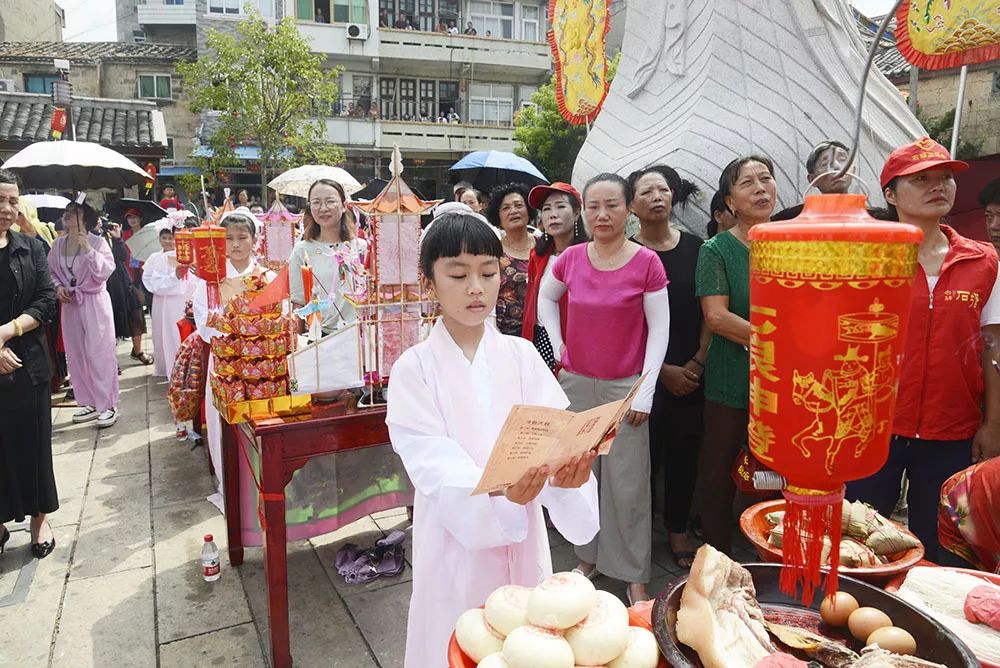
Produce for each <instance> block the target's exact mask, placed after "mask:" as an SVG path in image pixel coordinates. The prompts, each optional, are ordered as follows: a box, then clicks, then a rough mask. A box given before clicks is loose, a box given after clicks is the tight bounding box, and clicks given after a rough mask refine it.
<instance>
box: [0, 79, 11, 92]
mask: <svg viewBox="0 0 1000 668" xmlns="http://www.w3.org/2000/svg"><path fill="white" fill-rule="evenodd" d="M0 91H3V92H4V93H13V92H14V80H13V79H0Z"/></svg>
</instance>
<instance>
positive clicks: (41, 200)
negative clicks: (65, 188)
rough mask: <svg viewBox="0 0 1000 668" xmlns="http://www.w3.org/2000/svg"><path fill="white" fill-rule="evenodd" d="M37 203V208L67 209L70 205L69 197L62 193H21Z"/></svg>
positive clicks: (33, 202)
mask: <svg viewBox="0 0 1000 668" xmlns="http://www.w3.org/2000/svg"><path fill="white" fill-rule="evenodd" d="M21 197H22V198H23V199H26V200H28V201H29V202H31V203H32V204H34V205H35V208H36V209H65V208H66V207H67V206H69V199H68V198H66V197H63V196H62V195H21Z"/></svg>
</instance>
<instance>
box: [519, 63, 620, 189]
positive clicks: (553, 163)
mask: <svg viewBox="0 0 1000 668" xmlns="http://www.w3.org/2000/svg"><path fill="white" fill-rule="evenodd" d="M620 58H621V53H618V54H617V55H616V56H615V57H614V58H613V59H612V60H610V61H608V79H609V80H612V79H614V78H615V72H617V71H618V61H619V60H620ZM531 102H532V103H533V106H530V107H525V108H524V109H522V110H521V111H520V112H519V113H518V115H517V119H516V120H515V121H514V140H515V141H516V142H517V146H516V147H515V148H514V153H516V154H517V155H519V156H521V157H522V158H526V159H528V160H530V161H531V163H532V164H533V165H535V167H538V169H539V170H541V172H542V174H544V175H545V177H546V178H547V179H549V181H565V182H566V183H569V182H570V180H572V177H573V164H574V163H575V162H576V155H577V153H579V152H580V148H581V147H582V146H583V142H584V141H586V139H587V128H586V126H584V125H572V124H570V123H569V122H568V121H567V120H566V119H565V118H563V117H562V114H560V113H559V104H558V103H557V102H556V75H555V74H554V73H553V75H552V79H551V80H550V81H549V83H547V84H545V85H544V86H542V87H540V88H539V89H538V90H537V91H535V94H534V95H532V96H531Z"/></svg>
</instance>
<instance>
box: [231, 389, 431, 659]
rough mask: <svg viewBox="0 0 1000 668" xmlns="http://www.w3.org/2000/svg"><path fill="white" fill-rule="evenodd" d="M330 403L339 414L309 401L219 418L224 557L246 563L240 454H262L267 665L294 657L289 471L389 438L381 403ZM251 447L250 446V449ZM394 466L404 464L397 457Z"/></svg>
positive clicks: (382, 501) (404, 499)
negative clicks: (300, 408)
mask: <svg viewBox="0 0 1000 668" xmlns="http://www.w3.org/2000/svg"><path fill="white" fill-rule="evenodd" d="M331 410H332V411H334V412H336V413H339V414H332V415H328V416H317V415H316V413H317V410H316V407H315V406H314V410H313V415H301V416H294V417H285V418H269V419H263V420H250V421H247V422H242V423H239V424H228V423H226V422H225V421H223V423H222V429H223V431H222V433H223V438H222V450H223V483H224V492H225V500H226V525H227V536H228V546H229V562H230V564H232V565H233V566H239V565H240V564H242V563H243V529H244V527H243V526H242V518H241V512H240V510H241V506H240V498H241V491H240V485H241V482H240V459H241V458H244V457H247V458H248V459H247V461H248V462H249V456H250V455H251V454H255V455H256V456H257V457H258V458H259V467H258V468H259V479H257V480H255V482H256V484H257V486H258V488H259V492H260V503H259V517H260V524H261V529H262V531H263V534H264V541H263V545H264V573H265V577H266V580H267V607H268V618H269V620H270V645H271V656H272V665H273V666H274V667H275V668H287V667H288V666H291V665H292V655H291V648H290V644H289V642H290V639H289V627H288V563H287V551H286V541H287V526H286V519H285V515H286V504H285V486H286V485H288V483H289V481H291V479H292V475H293V474H294V473H295V472H296V471H297V470H299V469H301V468H302V467H303V466H305V464H306V463H307V462H308V461H309V460H310V459H312V458H314V457H319V456H322V455H329V454H333V453H344V452H348V451H352V450H359V449H365V448H373V447H375V446H385V445H386V444H388V443H389V433H388V429H387V427H386V425H385V408H384V407H380V408H370V409H358V410H355V411H353V412H347V410H346V409H345V408H344V407H343V406H341V405H335V406H332V407H331ZM251 449H252V450H253V451H255V452H253V453H251V452H250V450H251ZM373 454H374V452H373ZM399 470H400V472H402V464H401V463H400V464H399ZM403 475H404V476H405V474H403ZM407 490H409V487H408V486H407ZM374 504H375V505H374V506H372V505H368V506H366V508H365V510H366V514H367V513H368V512H377V511H379V510H388V509H390V508H394V507H399V506H401V505H410V504H412V492H409V491H407V492H406V493H400V494H387V495H385V496H383V497H379V498H378V499H376V500H375V501H374ZM348 521H353V520H348ZM345 523H346V522H345Z"/></svg>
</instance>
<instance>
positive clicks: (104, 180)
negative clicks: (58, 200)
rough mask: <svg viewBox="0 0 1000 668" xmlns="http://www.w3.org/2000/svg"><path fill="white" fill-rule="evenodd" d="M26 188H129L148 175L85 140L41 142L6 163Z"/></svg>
mask: <svg viewBox="0 0 1000 668" xmlns="http://www.w3.org/2000/svg"><path fill="white" fill-rule="evenodd" d="M3 166H4V168H6V169H11V170H14V171H15V172H17V174H18V176H20V177H21V181H23V182H24V185H25V187H28V188H39V189H48V188H53V189H57V190H93V189H95V188H128V187H131V186H134V185H138V184H140V183H144V182H145V181H146V180H147V179H149V175H148V174H147V173H146V172H144V171H142V170H141V169H139V167H138V166H137V165H136V164H135V163H134V162H132V161H131V160H129V159H128V158H126V157H125V156H124V155H122V154H121V153H118V152H117V151H113V150H111V149H110V148H105V147H104V146H101V145H100V144H94V143H91V142H86V141H40V142H35V143H34V144H31V145H30V146H27V147H25V148H23V149H21V150H20V151H18V152H17V153H15V154H14V155H13V156H11V157H10V158H9V159H8V160H7V162H5V163H4V164H3Z"/></svg>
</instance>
